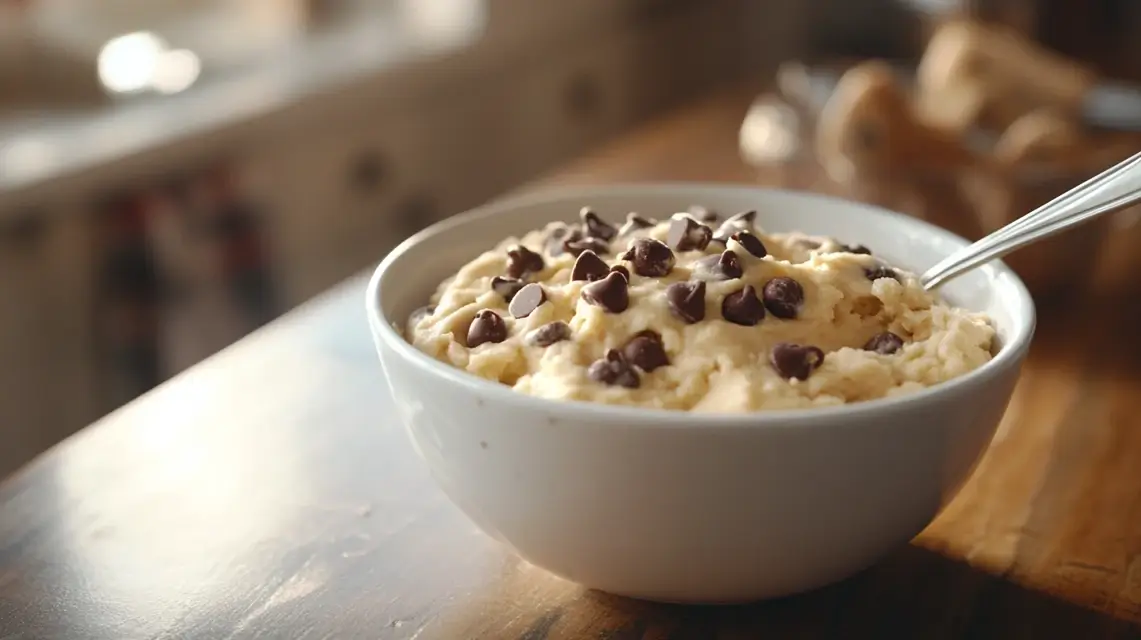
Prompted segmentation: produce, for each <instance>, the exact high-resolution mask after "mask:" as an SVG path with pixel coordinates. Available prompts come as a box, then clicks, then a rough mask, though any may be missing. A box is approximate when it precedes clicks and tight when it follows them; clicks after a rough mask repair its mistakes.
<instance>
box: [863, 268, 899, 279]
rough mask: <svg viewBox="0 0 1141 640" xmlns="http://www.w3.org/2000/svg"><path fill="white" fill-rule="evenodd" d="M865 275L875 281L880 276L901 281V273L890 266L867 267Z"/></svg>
mask: <svg viewBox="0 0 1141 640" xmlns="http://www.w3.org/2000/svg"><path fill="white" fill-rule="evenodd" d="M864 275H866V276H867V277H868V280H871V281H872V282H875V281H876V280H879V279H880V278H891V279H892V280H895V281H896V282H899V274H898V273H896V272H895V270H894V269H892V268H890V267H876V268H874V269H866V270H865V271H864Z"/></svg>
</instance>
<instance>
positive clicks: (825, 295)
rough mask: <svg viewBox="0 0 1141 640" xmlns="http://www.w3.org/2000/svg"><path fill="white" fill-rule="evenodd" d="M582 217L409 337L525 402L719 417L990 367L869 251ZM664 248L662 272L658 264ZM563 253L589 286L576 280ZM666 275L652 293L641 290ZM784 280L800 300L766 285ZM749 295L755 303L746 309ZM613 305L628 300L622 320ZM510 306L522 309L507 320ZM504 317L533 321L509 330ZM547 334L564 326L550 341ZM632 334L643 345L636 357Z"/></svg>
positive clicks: (443, 291) (550, 230) (442, 293)
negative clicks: (528, 398)
mask: <svg viewBox="0 0 1141 640" xmlns="http://www.w3.org/2000/svg"><path fill="white" fill-rule="evenodd" d="M583 215H584V218H583V219H584V223H583V224H578V225H563V224H552V225H549V226H547V227H546V228H544V229H539V230H536V231H533V232H531V233H528V234H527V235H525V236H523V237H522V238H518V239H517V238H509V239H507V240H505V241H503V242H502V243H501V244H500V245H499V246H497V247H495V248H493V249H491V250H490V251H487V252H486V253H483V254H482V255H480V256H478V257H477V258H475V259H474V260H472V261H471V262H470V263H468V264H466V265H464V266H463V267H462V268H461V269H460V270H459V272H458V273H456V275H455V276H454V277H452V278H450V279H448V280H447V281H445V282H443V283H442V284H441V285H440V286H439V289H438V290H437V291H436V293H435V295H434V296H433V297H432V299H431V305H430V306H429V307H428V308H427V309H431V312H430V313H429V312H427V310H425V311H424V312H422V313H418V314H415V315H414V316H413V318H411V319H410V320H409V322H408V326H407V330H406V332H405V335H406V336H407V337H408V338H409V340H410V341H411V342H412V343H413V345H415V346H416V347H417V348H418V349H420V350H421V351H423V352H425V353H427V354H429V355H431V356H432V357H434V358H437V359H439V360H442V361H443V362H446V363H449V364H451V365H453V366H455V367H458V368H461V369H464V370H466V371H469V372H471V373H473V374H475V375H477V376H481V377H483V378H487V379H489V380H495V381H498V382H501V383H503V384H506V385H508V386H511V387H513V388H514V389H515V390H517V391H519V392H521V393H527V394H531V395H534V396H541V397H544V398H550V399H555V400H582V401H590V402H599V403H606V404H615V405H631V406H639V407H652V408H664V409H675V410H683V411H698V412H712V413H740V412H750V411H760V410H770V409H788V408H799V407H803V408H808V407H819V406H828V405H840V404H845V403H853V402H860V401H865V400H871V399H875V398H882V397H885V396H893V395H897V394H904V393H909V392H913V391H916V390H919V389H923V388H925V387H928V386H931V385H935V384H938V383H940V382H944V381H947V380H950V379H952V378H955V377H957V376H960V375H963V374H965V373H967V372H969V371H971V370H973V369H975V368H977V367H979V366H981V365H983V364H984V363H986V362H987V361H988V360H990V358H991V357H992V343H993V341H994V330H993V328H992V326H991V324H990V322H989V320H988V319H987V318H986V317H984V316H982V315H980V314H975V313H971V312H967V311H964V310H961V309H957V308H953V307H950V306H948V305H946V304H944V303H942V302H940V301H939V300H937V299H936V298H934V297H933V296H931V295H930V294H928V293H927V292H925V291H924V290H923V289H922V287H920V285H919V282H918V279H917V278H916V277H915V276H914V275H913V274H910V273H907V272H905V271H902V270H899V269H894V268H892V267H890V266H888V265H886V264H885V263H884V262H883V261H882V260H880V259H879V258H877V257H876V256H874V255H871V254H870V253H865V252H867V250H866V249H864V248H863V247H848V246H845V245H843V244H840V243H839V242H837V241H836V240H833V239H829V238H822V237H810V236H806V235H802V234H795V233H794V234H768V233H764V232H763V231H761V230H759V229H756V228H754V226H753V216H752V215H751V214H738V215H737V216H734V217H732V218H730V219H729V220H727V221H718V220H715V218H714V215H713V214H711V213H709V212H708V211H706V210H703V209H701V208H694V209H692V210H691V211H690V212H687V213H681V214H674V215H673V216H671V217H669V218H667V219H665V220H663V221H661V222H653V221H648V220H645V219H642V218H637V217H635V216H634V214H631V215H630V218H628V221H627V223H626V224H625V225H622V228H621V230H620V231H619V230H618V229H617V228H616V226H611V225H609V224H608V223H606V222H605V221H602V220H601V219H599V218H598V217H597V216H594V215H593V214H592V213H587V210H584V213H583ZM646 224H650V226H642V225H646ZM671 226H672V227H673V229H672V233H671ZM739 232H744V234H741V233H739ZM733 233H737V235H736V236H733V237H732V238H730V237H729V236H730V234H733ZM749 235H752V236H753V238H752V239H750V238H749V237H748V236H749ZM607 236H610V237H607ZM710 237H712V239H710ZM568 239H569V240H570V241H571V242H570V243H567V242H566V241H567V240H568ZM640 239H641V240H640ZM650 239H652V240H650ZM752 240H759V241H760V242H759V243H755V242H753V241H752ZM654 241H659V242H660V244H659V243H658V242H654ZM638 243H641V245H642V248H643V249H645V251H643V252H642V254H640V255H641V258H645V257H646V256H647V255H650V256H651V257H653V258H655V259H656V260H657V261H656V262H655V261H654V260H649V259H641V260H639V255H637V254H635V253H633V252H632V253H627V250H628V248H629V247H631V246H632V245H637V244H638ZM519 245H522V246H524V247H526V248H527V249H529V251H524V252H522V253H521V252H520V251H519V250H518V249H517V247H518V246H519ZM662 245H665V246H666V247H669V249H670V251H669V253H671V254H672V259H671V260H664V259H663V255H665V254H663V252H662V249H663V248H664V247H663V246H662ZM671 245H672V246H671ZM758 245H763V249H761V248H759V247H758ZM584 246H589V247H590V248H591V249H594V250H596V251H595V253H597V255H598V256H599V257H600V258H601V259H602V261H604V262H605V263H606V265H607V266H610V267H612V266H614V265H622V266H624V267H625V268H626V269H627V271H628V272H629V280H627V279H626V276H625V275H624V274H618V275H613V276H609V277H608V278H602V277H601V274H602V273H604V271H600V270H599V269H598V265H597V263H596V262H595V261H593V260H592V256H590V255H588V256H586V257H583V256H582V255H581V253H580V252H582V250H583V247H584ZM647 247H649V248H648V249H647ZM512 250H514V254H515V255H514V257H511V256H509V251H512ZM726 251H728V252H731V253H732V254H733V255H732V256H730V257H726V256H724V252H726ZM531 252H534V254H537V256H536V255H532V254H531ZM574 253H580V256H579V257H578V258H577V260H579V261H583V262H585V263H586V264H585V266H583V267H582V268H581V269H580V271H581V272H583V273H587V272H590V273H589V275H590V280H572V272H573V271H574V270H575V264H576V256H575V255H574ZM755 253H760V254H762V256H763V257H762V256H758V255H754V254H755ZM553 254H555V255H553ZM709 256H712V258H710V257H709ZM536 257H539V260H536ZM670 262H672V265H670V264H668V263H670ZM718 262H720V264H721V265H722V266H721V267H718V266H716V263H718ZM592 265H593V266H594V267H595V268H594V269H593V270H591V269H589V267H590V266H592ZM667 265H668V273H665V274H664V275H661V276H655V275H640V274H639V273H638V272H639V271H643V272H649V273H657V272H661V271H663V270H666V269H667ZM738 267H739V269H738ZM738 270H739V274H738ZM509 272H510V273H513V274H514V275H518V276H520V278H518V280H519V282H513V281H510V280H496V281H495V283H496V285H497V286H495V287H494V288H493V279H495V278H496V277H500V278H503V277H505V275H506V274H508V273H509ZM782 278H784V279H791V280H792V281H794V282H795V284H792V285H790V284H788V282H787V281H786V280H780V281H779V283H778V284H777V285H770V284H769V283H770V282H772V281H773V280H778V279H782ZM523 282H528V283H537V284H538V285H539V287H541V291H542V295H541V296H539V295H538V294H537V291H538V290H537V288H536V287H531V288H530V289H529V290H527V291H526V292H525V293H515V292H514V290H516V289H518V288H519V287H520V286H521V284H523ZM627 283H628V286H627ZM676 283H684V284H682V285H680V286H678V285H676ZM699 283H700V284H699ZM671 285H674V287H673V288H672V290H671V288H670V287H671ZM766 285H769V286H766ZM796 285H799V287H797V286H796ZM746 286H749V287H752V289H751V290H750V291H749V292H742V290H743V289H744V288H745V287H746ZM591 287H593V291H594V294H593V295H592V294H591V289H590V288H591ZM584 289H587V291H586V292H585V294H584ZM618 289H623V290H625V292H626V296H625V297H626V298H627V299H628V302H627V304H626V306H625V308H624V309H622V310H620V311H618V310H616V308H617V307H621V306H622V304H621V298H622V296H621V292H619V291H617V290H618ZM700 289H704V291H703V293H704V295H703V296H702V295H700V293H701V292H700ZM797 289H799V291H797ZM512 294H514V297H520V300H519V301H518V302H517V303H516V305H514V308H513V309H509V302H508V298H509V297H512ZM750 294H752V295H750ZM798 294H799V296H798ZM753 296H755V297H753ZM702 297H703V298H704V300H703V301H702V299H701V298H702ZM727 297H732V299H731V300H730V301H729V302H728V303H727V302H726V298H727ZM540 298H541V299H542V302H541V303H539V304H537V306H535V304H536V302H537V300H538V299H540ZM798 298H799V299H798ZM592 300H593V301H594V303H592V302H591V301H592ZM754 300H755V302H754ZM608 306H609V307H611V308H608ZM758 308H760V311H758ZM512 310H514V311H516V312H528V313H527V315H526V316H525V317H519V318H516V317H513V316H512V313H511V311H512ZM489 311H490V312H491V314H494V316H495V317H494V318H493V317H491V315H490V314H489V313H488V312H489ZM702 311H704V316H703V317H701V318H697V316H700V315H701V312H702ZM760 313H763V317H758V315H759V314H760ZM477 315H478V318H477ZM727 316H728V317H731V318H733V319H735V320H736V322H734V321H729V320H726V317H727ZM789 316H792V317H789ZM557 322H563V323H566V326H565V327H563V326H561V325H556V326H555V327H554V328H549V327H547V328H545V329H544V327H546V325H548V324H550V323H557ZM754 322H755V323H754ZM540 330H542V331H540ZM543 331H545V332H546V333H545V334H543ZM641 332H652V334H641ZM538 334H542V335H538ZM640 334H641V335H644V336H648V337H645V338H644V339H643V340H642V341H641V344H639V345H631V341H632V339H634V338H635V337H637V336H639V335H640ZM552 341H553V342H552ZM469 343H475V344H476V346H474V347H472V348H469V346H467V345H468V344H469ZM544 345H546V346H544ZM790 345H791V346H790ZM817 350H818V351H817ZM663 351H664V354H663V353H662V352H663ZM608 352H609V356H608ZM667 361H668V362H667Z"/></svg>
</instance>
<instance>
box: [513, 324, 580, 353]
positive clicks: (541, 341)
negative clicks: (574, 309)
mask: <svg viewBox="0 0 1141 640" xmlns="http://www.w3.org/2000/svg"><path fill="white" fill-rule="evenodd" d="M570 337H571V328H570V325H569V324H567V323H565V322H563V321H561V320H557V321H555V322H549V323H547V324H545V325H543V326H541V327H539V328H538V329H535V330H534V331H531V332H530V333H528V334H527V335H526V336H525V337H524V338H523V340H524V341H525V342H526V343H527V344H530V345H534V346H536V347H549V346H551V345H552V344H555V343H556V342H562V341H563V340H570Z"/></svg>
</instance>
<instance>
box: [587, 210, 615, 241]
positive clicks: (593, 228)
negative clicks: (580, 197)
mask: <svg viewBox="0 0 1141 640" xmlns="http://www.w3.org/2000/svg"><path fill="white" fill-rule="evenodd" d="M578 217H579V218H581V219H582V226H583V228H584V230H585V233H586V235H587V237H589V238H599V239H601V240H605V241H607V242H609V241H610V240H612V239H613V238H614V236H616V235H618V230H617V229H615V228H614V226H613V225H611V224H610V223H609V222H607V221H605V220H603V219H602V218H600V217H599V216H598V214H597V213H595V212H593V211H591V210H590V207H583V208H582V210H581V211H579V212H578Z"/></svg>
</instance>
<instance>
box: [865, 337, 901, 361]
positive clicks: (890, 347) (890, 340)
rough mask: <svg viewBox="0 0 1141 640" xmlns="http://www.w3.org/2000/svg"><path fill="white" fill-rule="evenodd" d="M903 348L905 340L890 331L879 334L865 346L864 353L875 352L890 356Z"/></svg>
mask: <svg viewBox="0 0 1141 640" xmlns="http://www.w3.org/2000/svg"><path fill="white" fill-rule="evenodd" d="M902 348H903V338H901V337H899V336H897V335H895V334H894V333H892V332H890V331H884V332H883V333H877V334H876V335H874V336H872V338H871V340H868V343H867V344H865V345H864V351H875V352H876V353H880V354H883V355H885V356H889V355H891V354H893V353H895V352H896V351H899V350H900V349H902Z"/></svg>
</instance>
